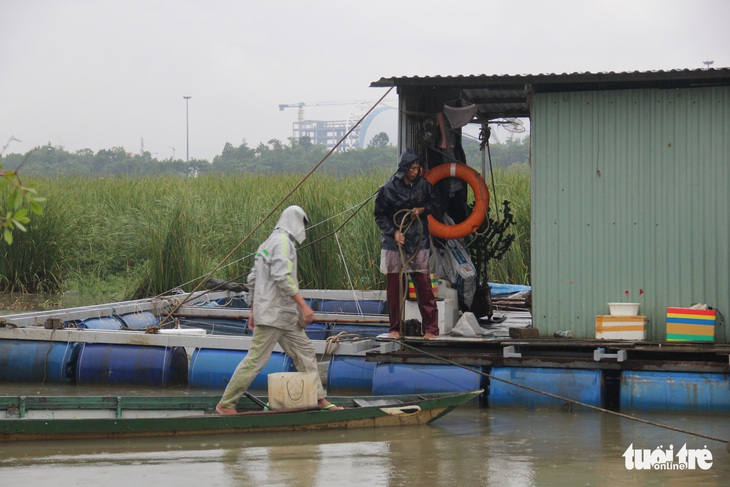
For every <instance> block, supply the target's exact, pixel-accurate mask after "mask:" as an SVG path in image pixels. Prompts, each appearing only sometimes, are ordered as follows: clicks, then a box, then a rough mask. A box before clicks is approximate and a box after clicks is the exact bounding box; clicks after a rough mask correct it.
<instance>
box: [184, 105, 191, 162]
mask: <svg viewBox="0 0 730 487" xmlns="http://www.w3.org/2000/svg"><path fill="white" fill-rule="evenodd" d="M183 98H185V162H190V125H189V124H188V120H189V119H188V102H189V101H190V99H191V98H192V96H184V95H183Z"/></svg>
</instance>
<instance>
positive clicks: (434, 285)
mask: <svg viewBox="0 0 730 487" xmlns="http://www.w3.org/2000/svg"><path fill="white" fill-rule="evenodd" d="M430 277H431V289H433V296H434V297H435V298H438V297H439V276H437V275H436V274H431V275H430ZM408 299H410V300H415V299H416V286H415V284H413V279H411V278H410V277H409V278H408Z"/></svg>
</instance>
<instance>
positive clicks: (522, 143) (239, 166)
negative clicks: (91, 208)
mask: <svg viewBox="0 0 730 487" xmlns="http://www.w3.org/2000/svg"><path fill="white" fill-rule="evenodd" d="M463 147H464V153H465V154H466V160H467V162H468V163H469V164H471V165H474V166H478V165H479V164H480V162H481V159H482V155H481V149H480V146H479V143H478V142H477V141H475V140H471V139H464V141H463ZM328 151H329V150H328V149H327V148H326V147H324V146H321V145H317V144H313V143H312V141H311V140H310V139H309V138H308V137H302V138H300V139H293V138H290V139H289V140H288V143H283V142H282V141H280V140H278V139H272V140H270V141H269V142H268V143H266V144H264V143H260V144H259V145H258V146H257V147H255V148H254V147H249V146H248V145H247V144H246V143H245V142H244V143H242V144H241V145H239V146H237V147H236V146H234V145H233V144H231V143H226V144H225V146H224V147H223V150H222V151H221V153H220V154H218V155H216V156H215V157H214V158H213V160H212V161H208V160H205V159H191V160H190V161H184V160H181V159H173V158H167V159H162V160H160V159H157V158H155V157H153V156H152V155H151V154H150V153H149V152H143V153H141V154H134V153H130V152H128V151H126V150H125V149H124V148H123V147H112V148H110V149H102V150H99V151H97V152H96V153H95V152H94V151H92V150H91V149H81V150H77V151H75V152H69V151H67V150H65V149H64V148H62V147H54V146H52V145H51V144H50V142H49V143H48V144H46V145H44V146H40V147H36V148H34V149H32V150H31V151H29V152H28V153H26V154H8V155H6V156H3V157H0V167H4V168H5V169H6V170H18V169H20V172H21V173H22V174H24V175H28V176H46V177H62V176H100V177H101V176H151V175H179V176H186V175H192V174H206V173H253V174H256V173H261V174H272V173H273V174H277V173H304V172H308V171H309V170H311V169H312V167H314V165H315V164H316V163H317V162H319V161H320V160H322V159H323V158H324V157H325V155H326V154H327V152H328ZM489 152H490V154H491V159H492V164H493V166H495V167H506V166H509V165H511V164H515V163H526V162H528V160H529V138H528V137H523V138H511V139H509V140H507V141H506V142H505V143H495V144H490V151H489ZM397 160H398V153H397V149H396V148H395V147H394V146H393V145H390V144H389V140H388V136H387V134H385V133H383V134H378V135H377V136H375V137H374V138H373V141H372V142H371V143H370V145H369V146H368V147H366V148H361V149H352V150H348V151H343V152H335V153H333V154H332V155H331V157H330V158H329V159H328V160H327V162H326V163H325V164H323V165H322V166H321V168H320V170H322V171H323V172H326V173H328V174H332V175H343V176H344V175H349V174H359V173H362V172H364V171H372V170H377V169H395V167H396V165H397Z"/></svg>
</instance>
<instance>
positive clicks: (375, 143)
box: [368, 132, 390, 147]
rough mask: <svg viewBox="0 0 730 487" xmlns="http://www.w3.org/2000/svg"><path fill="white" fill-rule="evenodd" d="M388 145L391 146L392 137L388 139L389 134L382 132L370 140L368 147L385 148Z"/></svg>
mask: <svg viewBox="0 0 730 487" xmlns="http://www.w3.org/2000/svg"><path fill="white" fill-rule="evenodd" d="M388 144H390V137H388V134H386V133H385V132H380V133H379V134H375V135H374V136H373V138H372V139H371V140H370V143H369V144H368V147H385V146H387V145H388Z"/></svg>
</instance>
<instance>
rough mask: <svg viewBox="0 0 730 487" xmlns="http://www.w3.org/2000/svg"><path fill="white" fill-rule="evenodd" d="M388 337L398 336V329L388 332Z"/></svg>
mask: <svg viewBox="0 0 730 487" xmlns="http://www.w3.org/2000/svg"><path fill="white" fill-rule="evenodd" d="M388 338H400V332H399V331H391V332H388Z"/></svg>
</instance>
